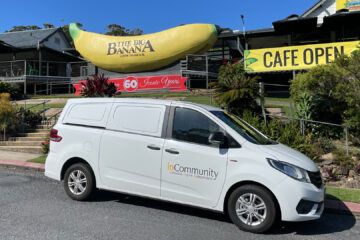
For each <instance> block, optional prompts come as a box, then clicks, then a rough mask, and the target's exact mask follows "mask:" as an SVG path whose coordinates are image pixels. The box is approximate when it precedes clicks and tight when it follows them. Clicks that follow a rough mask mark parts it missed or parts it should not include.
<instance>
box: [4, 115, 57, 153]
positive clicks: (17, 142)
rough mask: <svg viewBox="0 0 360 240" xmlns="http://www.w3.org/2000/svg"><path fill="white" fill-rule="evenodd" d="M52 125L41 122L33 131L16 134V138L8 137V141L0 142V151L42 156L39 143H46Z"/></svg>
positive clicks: (52, 122)
mask: <svg viewBox="0 0 360 240" xmlns="http://www.w3.org/2000/svg"><path fill="white" fill-rule="evenodd" d="M53 124H54V121H50V122H49V121H42V122H41V124H39V125H37V126H36V128H35V129H28V130H27V131H26V132H25V133H18V134H17V135H16V136H14V137H10V138H9V139H8V141H0V150H5V151H13V152H24V153H39V154H42V153H43V151H42V145H41V143H42V142H45V141H46V137H47V136H49V132H50V129H51V126H53Z"/></svg>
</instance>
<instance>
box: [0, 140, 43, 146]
mask: <svg viewBox="0 0 360 240" xmlns="http://www.w3.org/2000/svg"><path fill="white" fill-rule="evenodd" d="M42 142H44V141H1V142H0V146H41V143H42Z"/></svg>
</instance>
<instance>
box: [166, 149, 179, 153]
mask: <svg viewBox="0 0 360 240" xmlns="http://www.w3.org/2000/svg"><path fill="white" fill-rule="evenodd" d="M165 152H168V153H171V154H179V152H178V151H176V150H175V149H165Z"/></svg>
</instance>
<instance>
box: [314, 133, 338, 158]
mask: <svg viewBox="0 0 360 240" xmlns="http://www.w3.org/2000/svg"><path fill="white" fill-rule="evenodd" d="M317 142H318V144H319V146H320V148H321V149H322V150H323V151H324V154H326V153H330V152H333V151H334V150H335V149H336V146H335V144H334V142H333V141H332V139H330V138H327V137H319V138H318V140H317Z"/></svg>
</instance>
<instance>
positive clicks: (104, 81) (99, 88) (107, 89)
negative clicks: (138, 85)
mask: <svg viewBox="0 0 360 240" xmlns="http://www.w3.org/2000/svg"><path fill="white" fill-rule="evenodd" d="M108 80H109V78H107V77H105V76H104V74H102V75H100V76H98V75H97V74H94V75H93V78H87V79H86V82H85V83H81V84H82V89H81V95H83V96H85V97H113V96H114V95H115V94H120V92H117V88H116V86H115V84H114V83H112V82H111V83H109V81H108Z"/></svg>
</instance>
